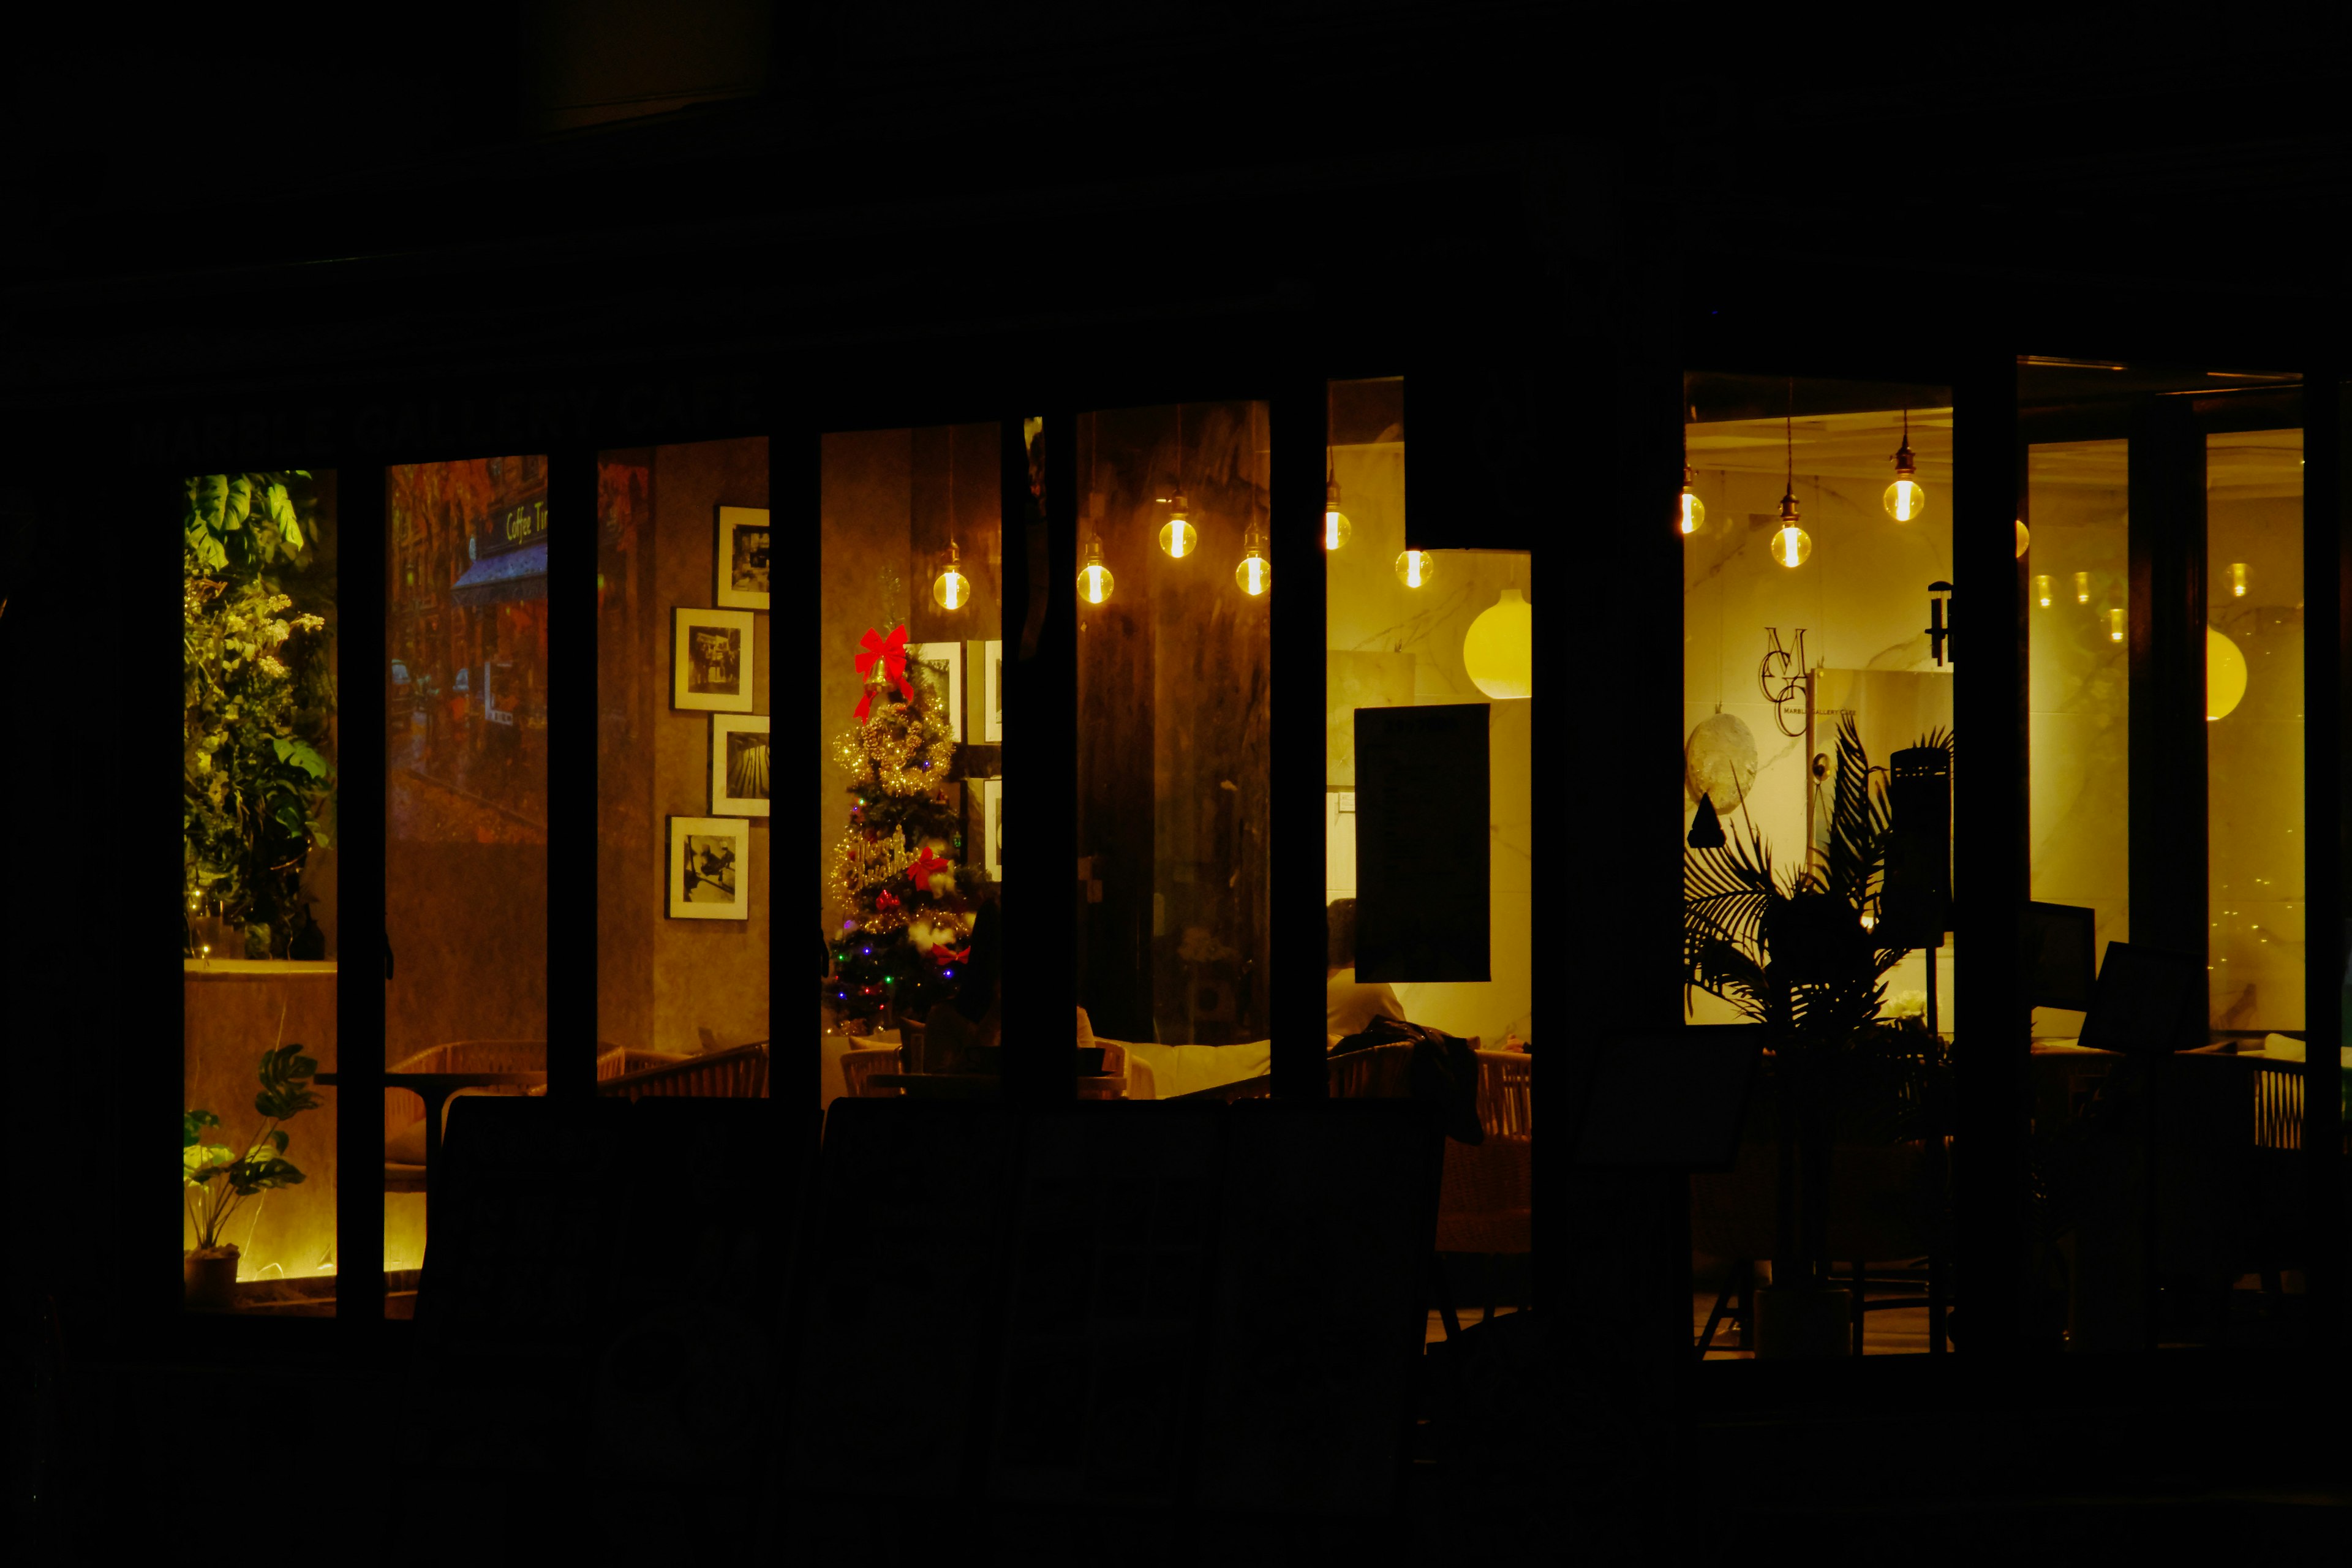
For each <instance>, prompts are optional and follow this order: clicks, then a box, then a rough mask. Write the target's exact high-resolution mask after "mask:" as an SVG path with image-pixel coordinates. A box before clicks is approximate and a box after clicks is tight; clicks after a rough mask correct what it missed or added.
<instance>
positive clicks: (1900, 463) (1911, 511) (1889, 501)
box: [1878, 437, 1927, 522]
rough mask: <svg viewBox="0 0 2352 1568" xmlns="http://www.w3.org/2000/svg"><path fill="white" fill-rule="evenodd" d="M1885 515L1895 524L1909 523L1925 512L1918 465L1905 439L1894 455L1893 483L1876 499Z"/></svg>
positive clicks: (1925, 492)
mask: <svg viewBox="0 0 2352 1568" xmlns="http://www.w3.org/2000/svg"><path fill="white" fill-rule="evenodd" d="M1878 500H1879V504H1880V505H1881V506H1884V507H1885V509H1886V515H1887V516H1889V517H1891V518H1893V519H1894V520H1895V521H1897V522H1911V521H1916V520H1917V518H1918V516H1919V514H1920V513H1922V512H1924V511H1926V510H1927V490H1926V489H1923V488H1921V486H1920V484H1919V470H1918V465H1917V464H1916V462H1914V461H1913V459H1912V457H1911V443H1910V441H1909V439H1908V438H1907V437H1906V439H1905V441H1904V443H1903V449H1902V450H1901V451H1899V452H1897V453H1895V482H1894V483H1893V484H1891V485H1889V486H1887V487H1886V493H1885V495H1883V496H1881V497H1879V498H1878Z"/></svg>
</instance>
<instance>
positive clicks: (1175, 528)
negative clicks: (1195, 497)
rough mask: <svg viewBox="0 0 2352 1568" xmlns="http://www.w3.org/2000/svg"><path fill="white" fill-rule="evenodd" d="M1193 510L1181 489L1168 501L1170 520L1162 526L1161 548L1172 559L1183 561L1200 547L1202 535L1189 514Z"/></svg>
mask: <svg viewBox="0 0 2352 1568" xmlns="http://www.w3.org/2000/svg"><path fill="white" fill-rule="evenodd" d="M1191 510H1192V508H1191V507H1189V506H1187V505H1186V504H1185V501H1184V497H1183V494H1182V493H1181V491H1180V492H1179V493H1178V494H1177V496H1176V499H1175V500H1171V501H1170V502H1169V503H1168V521H1166V522H1165V523H1162V524H1161V525H1160V552H1162V553H1163V554H1165V555H1166V556H1167V557H1168V559H1170V560H1171V561H1181V560H1183V559H1184V557H1186V556H1187V555H1190V554H1192V552H1194V551H1196V550H1198V549H1199V548H1200V545H1201V536H1200V534H1199V533H1198V532H1197V531H1194V529H1193V527H1192V519H1191V517H1190V516H1189V515H1188V514H1189V513H1190V512H1191Z"/></svg>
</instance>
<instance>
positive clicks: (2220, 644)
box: [2205, 626, 2246, 724]
mask: <svg viewBox="0 0 2352 1568" xmlns="http://www.w3.org/2000/svg"><path fill="white" fill-rule="evenodd" d="M2245 695H2246V656H2245V655H2244V654H2242V653H2240V652H2239V651H2238V645H2237V644H2236V643H2233V642H2231V640H2230V639H2229V638H2228V637H2223V636H2222V635H2221V633H2220V632H2217V631H2215V630H2214V629H2213V628H2212V627H2211V626H2207V627H2206V628H2205V721H2206V722H2207V723H2208V724H2210V723H2212V722H2214V721H2217V720H2221V719H2227V718H2228V717H2229V716H2230V715H2231V712H2232V711H2234V710H2236V708H2237V706H2238V704H2239V703H2240V702H2241V701H2242V700H2244V699H2245Z"/></svg>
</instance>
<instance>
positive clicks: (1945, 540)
mask: <svg viewBox="0 0 2352 1568" xmlns="http://www.w3.org/2000/svg"><path fill="white" fill-rule="evenodd" d="M1685 385H1686V395H1687V397H1688V401H1689V405H1690V422H1689V424H1688V425H1687V426H1686V427H1685V452H1686V462H1687V464H1688V465H1689V467H1688V468H1687V469H1686V472H1685V478H1686V479H1687V481H1688V482H1687V485H1686V487H1685V503H1684V509H1683V512H1682V522H1681V527H1682V531H1683V534H1684V544H1685V556H1684V559H1685V570H1684V579H1683V580H1684V599H1683V632H1684V647H1685V650H1686V651H1685V658H1684V666H1683V670H1684V731H1685V737H1686V738H1685V776H1684V791H1685V794H1684V802H1683V807H1684V820H1685V828H1686V833H1687V836H1688V837H1687V842H1688V844H1689V846H1690V847H1689V849H1688V850H1687V852H1686V860H1685V937H1686V941H1687V942H1688V949H1687V951H1688V952H1689V953H1690V954H1691V955H1692V957H1691V961H1690V962H1689V963H1687V964H1686V971H1685V972H1686V974H1687V977H1688V979H1689V982H1690V988H1689V995H1690V998H1691V1005H1690V1010H1689V1015H1688V1016H1689V1017H1690V1019H1691V1020H1692V1021H1693V1022H1695V1023H1699V1024H1731V1023H1764V1024H1767V1026H1768V1027H1769V1026H1771V1024H1772V1022H1773V1020H1775V1019H1777V1018H1779V1017H1781V1016H1787V1015H1786V1014H1783V1013H1781V1012H1780V1009H1781V1008H1783V1007H1790V1008H1794V1007H1795V1005H1796V1004H1797V1003H1798V1001H1799V1000H1800V998H1801V997H1805V998H1808V999H1807V1000H1806V1003H1805V1005H1804V1007H1803V1009H1802V1010H1801V1011H1800V1012H1799V1013H1798V1017H1799V1022H1798V1024H1797V1025H1796V1026H1794V1027H1787V1028H1778V1029H1775V1030H1774V1032H1773V1033H1772V1035H1771V1037H1770V1052H1771V1054H1770V1055H1769V1057H1768V1058H1767V1060H1766V1064H1765V1066H1766V1074H1767V1079H1768V1082H1767V1084H1766V1086H1765V1087H1764V1088H1762V1089H1759V1092H1758V1093H1757V1095H1756V1096H1755V1097H1754V1098H1753V1099H1752V1100H1750V1105H1749V1112H1748V1127H1747V1129H1746V1133H1745V1138H1744V1141H1743V1143H1742V1147H1741V1151H1740V1154H1739V1157H1738V1162H1737V1163H1736V1165H1735V1167H1734V1168H1733V1169H1732V1170H1731V1171H1729V1172H1727V1173H1706V1174H1702V1175H1700V1176H1697V1177H1695V1178H1694V1179H1693V1182H1692V1205H1691V1224H1692V1242H1693V1247H1694V1254H1695V1256H1694V1258H1693V1265H1694V1282H1695V1285H1696V1290H1695V1294H1694V1297H1693V1328H1694V1330H1695V1331H1696V1334H1695V1337H1696V1335H1707V1336H1710V1337H1709V1338H1708V1339H1707V1345H1708V1352H1707V1353H1708V1354H1709V1355H1710V1356H1716V1357H1723V1356H1740V1355H1746V1354H1750V1353H1754V1352H1756V1350H1757V1347H1758V1344H1759V1338H1760V1337H1764V1336H1768V1335H1770V1336H1780V1335H1785V1336H1787V1337H1786V1338H1785V1339H1784V1340H1783V1341H1782V1342H1781V1344H1780V1345H1778V1346H1775V1347H1774V1349H1775V1350H1776V1351H1778V1352H1780V1353H1792V1352H1793V1353H1808V1352H1806V1351H1805V1349H1804V1347H1806V1346H1809V1345H1810V1346H1812V1347H1814V1348H1815V1350H1816V1351H1822V1350H1826V1351H1829V1352H1838V1351H1843V1350H1844V1349H1845V1348H1846V1347H1847V1346H1848V1344H1849V1342H1850V1336H1851V1333H1852V1326H1851V1323H1852V1315H1851V1313H1850V1310H1849V1303H1850V1295H1849V1294H1848V1293H1849V1292H1851V1291H1853V1290H1856V1289H1859V1290H1860V1291H1862V1292H1863V1294H1864V1297H1865V1298H1866V1300H1867V1301H1868V1303H1869V1305H1870V1307H1871V1308H1872V1309H1873V1310H1870V1311H1869V1312H1867V1313H1865V1314H1863V1315H1862V1318H1861V1321H1863V1322H1864V1333H1863V1346H1862V1348H1863V1350H1864V1352H1866V1353H1870V1354H1883V1353H1899V1352H1924V1351H1926V1350H1927V1349H1928V1346H1929V1339H1930V1335H1931V1331H1932V1325H1931V1323H1930V1318H1929V1311H1928V1297H1929V1292H1930V1289H1931V1286H1930V1283H1929V1282H1930V1279H1932V1278H1934V1277H1935V1276H1934V1272H1933V1271H1934V1269H1935V1268H1936V1264H1937V1258H1936V1257H1935V1253H1936V1245H1935V1237H1936V1235H1937V1231H1936V1228H1935V1226H1934V1225H1933V1223H1932V1216H1933V1215H1935V1214H1936V1213H1937V1209H1938V1207H1939V1206H1940V1205H1941V1204H1942V1203H1943V1202H1944V1201H1945V1198H1946V1195H1947V1191H1948V1189H1947V1187H1946V1178H1947V1173H1948V1165H1947V1163H1946V1155H1945V1149H1946V1137H1947V1134H1948V1129H1946V1128H1944V1127H1942V1126H1941V1125H1939V1124H1938V1123H1937V1122H1936V1121H1933V1120H1932V1119H1931V1117H1932V1107H1934V1106H1935V1105H1937V1104H1938V1103H1940V1102H1941V1097H1940V1095H1939V1094H1938V1092H1937V1085H1938V1083H1939V1082H1941V1081H1942V1080H1943V1079H1945V1078H1946V1077H1947V1075H1948V1052H1947V1043H1948V1040H1949V1038H1950V1036H1951V1033H1952V1030H1953V1028H1954V1026H1955V1023H1956V1021H1957V1020H1956V1018H1955V1011H1956V1009H1955V1007H1954V1005H1953V997H1954V994H1955V987H1954V984H1953V980H1954V971H1955V969H1956V968H1957V960H1958V955H1957V952H1956V949H1955V947H1954V945H1953V944H1952V942H1951V939H1950V936H1949V934H1948V925H1949V921H1948V904H1944V905H1942V907H1941V908H1938V902H1939V901H1938V900H1937V898H1935V897H1933V896H1932V895H1933V894H1934V893H1935V892H1936V891H1937V889H1936V887H1935V884H1936V883H1937V882H1938V881H1943V882H1944V884H1945V887H1946V888H1947V889H1948V886H1949V883H1948V879H1947V878H1948V869H1947V868H1948V865H1949V852H1948V832H1949V816H1948V813H1949V804H1948V803H1949V796H1948V781H1949V776H1950V769H1951V767H1952V765H1953V764H1952V756H1953V752H1951V750H1950V749H1949V745H1948V736H1949V731H1950V727H1951V723H1952V692H1953V679H1954V677H1953V667H1952V664H1951V662H1950V658H1949V650H1948V648H1947V647H1945V646H1944V645H1943V644H1942V643H1941V641H1940V639H1939V638H1937V637H1936V636H1934V635H1932V633H1931V631H1930V628H1931V627H1933V626H1942V625H1946V624H1948V623H1947V622H1946V621H1945V619H1944V616H1943V606H1942V605H1940V604H1939V603H1937V598H1936V592H1935V591H1934V590H1932V589H1931V587H1930V584H1942V583H1948V582H1949V581H1950V578H1951V574H1952V519H1953V516H1954V515H1955V511H1956V503H1955V500H1954V496H1953V489H1952V439H1953V424H1952V410H1951V406H1950V403H1951V399H1950V394H1949V392H1948V389H1945V388H1940V387H1932V386H1920V387H1909V388H1906V387H1899V386H1884V385H1873V384H1865V383H1853V382H1831V381H1818V380H1805V379H1793V380H1792V379H1790V378H1787V377H1770V376H1744V375H1721V374H1694V375H1691V376H1689V377H1688V378H1687V379H1686V383H1685ZM1958 743H1959V744H1961V745H1965V744H1966V743H1967V741H1966V737H1964V736H1963V737H1960V738H1959V740H1958ZM1853 770H1862V771H1860V772H1858V773H1857V772H1855V771H1853ZM1882 770H1884V771H1882ZM1893 773H1900V774H1901V775H1902V777H1901V779H1900V780H1896V779H1895V778H1893V777H1891V776H1890V775H1891V774H1893ZM1915 781H1916V782H1915ZM1897 784H1899V785H1900V786H1901V788H1902V789H1903V791H1904V792H1905V793H1904V794H1903V795H1901V796H1899V797H1897V796H1896V795H1895V788H1896V786H1897ZM1939 788H1940V791H1941V792H1942V793H1939ZM1913 789H1917V790H1919V791H1921V793H1920V794H1918V795H1912V794H1910V793H1909V792H1910V791H1911V790H1913ZM1890 800H1892V802H1893V804H1891V805H1885V806H1883V807H1881V808H1880V809H1884V810H1889V811H1893V812H1894V815H1895V820H1896V821H1897V822H1909V823H1916V825H1917V827H1918V830H1919V838H1918V848H1917V849H1916V858H1908V859H1906V857H1907V856H1911V855H1913V854H1914V851H1911V850H1909V849H1907V848H1906V847H1905V846H1904V844H1902V843H1901V842H1898V841H1896V840H1895V839H1893V838H1892V837H1886V836H1883V835H1882V833H1881V831H1880V829H1879V828H1877V827H1876V826H1874V815H1873V812H1872V810H1871V809H1870V807H1871V803H1872V802H1874V801H1878V802H1888V801H1890ZM1914 800H1916V802H1918V804H1917V805H1909V806H1906V805H1905V804H1904V803H1905V802H1907V801H1914ZM1938 812H1940V813H1941V815H1940V816H1938V815H1937V813H1938ZM1841 845H1848V846H1861V847H1863V853H1862V855H1861V856H1860V857H1859V858H1855V859H1843V858H1841V854H1842V852H1841V851H1840V848H1839V847H1840V846H1841ZM1898 863H1899V864H1907V865H1913V866H1916V867H1917V868H1919V869H1918V872H1917V873H1916V879H1915V880H1913V881H1911V882H1910V883H1909V884H1908V891H1909V893H1910V895H1911V897H1910V898H1908V899H1906V897H1904V896H1903V894H1904V891H1905V889H1906V884H1905V882H1904V881H1903V880H1902V879H1901V877H1900V876H1899V875H1897V874H1895V873H1893V872H1891V871H1890V869H1889V868H1890V867H1892V866H1895V865H1896V864H1898ZM1847 867H1852V868H1853V876H1852V878H1851V879H1848V878H1847V873H1846V869H1845V868H1847ZM1766 875H1768V876H1769V886H1770V888H1771V892H1770V893H1769V896H1759V880H1758V879H1759V876H1766ZM1906 910H1910V911H1912V912H1910V913H1906ZM1814 931H1822V932H1824V933H1825V934H1826V937H1827V938H1828V939H1829V940H1827V941H1826V942H1817V943H1815V944H1811V945H1809V944H1807V943H1806V942H1804V941H1803V940H1802V938H1803V937H1804V936H1805V935H1807V934H1809V933H1811V932H1814ZM1865 933H1867V934H1865ZM1930 942H1934V943H1937V944H1938V945H1928V944H1929V943H1930ZM1840 955H1851V956H1850V957H1842V956H1840ZM1874 986H1875V987H1877V988H1879V989H1880V991H1881V993H1882V995H1883V1000H1880V1001H1878V1002H1877V1003H1876V1004H1875V1005H1872V1004H1871V1003H1870V1002H1869V1001H1868V1000H1867V999H1868V998H1869V997H1870V995H1871V994H1872V989H1873V987H1874ZM1849 987H1850V989H1847V988H1849ZM1842 989H1846V994H1851V995H1853V996H1855V997H1858V998H1862V999H1863V1000H1861V1001H1859V1002H1857V1003H1855V1004H1853V1005H1843V1004H1835V1003H1832V1001H1831V1000H1829V999H1831V998H1832V997H1834V996H1835V995H1837V994H1839V993H1840V991H1841V990H1842ZM1863 1062H1866V1063H1867V1064H1868V1065H1869V1067H1870V1068H1871V1070H1868V1071H1854V1072H1847V1071H1844V1070H1843V1068H1844V1065H1845V1064H1848V1063H1863ZM1808 1063H1819V1064H1821V1065H1822V1070H1809V1071H1800V1070H1798V1069H1799V1068H1800V1067H1801V1066H1802V1065H1803V1064H1808ZM1832 1083H1843V1084H1845V1085H1847V1086H1848V1089H1846V1090H1844V1091H1842V1092H1839V1093H1836V1094H1831V1093H1830V1092H1829V1091H1828V1090H1827V1089H1826V1088H1825V1086H1827V1085H1830V1084H1832ZM1808 1127H1810V1128H1813V1129H1816V1130H1819V1129H1822V1128H1827V1129H1828V1130H1829V1132H1828V1135H1827V1136H1826V1137H1822V1136H1813V1137H1808V1136H1805V1135H1804V1134H1803V1132H1802V1131H1801V1130H1803V1129H1805V1128H1808ZM1784 1159H1785V1160H1786V1161H1787V1162H1788V1163H1786V1164H1785V1165H1784ZM1800 1159H1801V1160H1802V1161H1803V1162H1805V1163H1806V1164H1807V1165H1808V1166H1811V1168H1812V1169H1815V1170H1817V1171H1818V1172H1820V1173H1821V1174H1822V1178H1823V1179H1821V1180H1814V1179H1812V1178H1810V1177H1809V1178H1807V1179H1805V1180H1803V1181H1801V1182H1795V1183H1794V1184H1792V1185H1791V1186H1790V1189H1789V1194H1788V1195H1789V1196H1790V1200H1791V1204H1792V1207H1791V1209H1790V1213H1791V1214H1792V1216H1793V1224H1792V1226H1790V1228H1788V1229H1786V1230H1783V1229H1782V1228H1781V1227H1780V1226H1779V1225H1778V1224H1777V1223H1776V1220H1777V1216H1778V1215H1779V1213H1780V1198H1781V1196H1782V1191H1781V1182H1782V1179H1783V1178H1782V1172H1783V1170H1784V1169H1787V1170H1795V1169H1798V1168H1799V1166H1798V1164H1797V1163H1796V1162H1798V1161H1799V1160H1800ZM1815 1162H1822V1163H1815ZM1874 1212H1883V1213H1885V1214H1888V1215H1897V1216H1900V1218H1899V1221H1898V1223H1895V1224H1891V1225H1889V1226H1885V1227H1882V1228H1881V1229H1880V1230H1878V1231H1875V1232H1868V1233H1866V1235H1865V1233H1859V1232H1857V1231H1856V1230H1855V1228H1854V1223H1853V1219H1852V1218H1851V1217H1850V1216H1853V1215H1857V1214H1867V1213H1874ZM1857 1257H1860V1258H1864V1260H1865V1261H1866V1262H1867V1263H1868V1264H1869V1266H1870V1267H1869V1268H1868V1269H1867V1271H1866V1273H1865V1274H1864V1278H1863V1279H1861V1280H1859V1281H1857V1280H1856V1279H1855V1278H1854V1268H1855V1265H1854V1262H1853V1259H1854V1258H1857ZM1768 1282H1769V1283H1773V1284H1779V1285H1783V1286H1800V1287H1801V1286H1803V1285H1806V1284H1808V1283H1811V1284H1818V1285H1821V1286H1823V1287H1826V1288H1827V1289H1824V1290H1822V1291H1820V1292H1817V1293H1811V1294H1810V1295H1808V1296H1807V1297H1806V1298H1805V1299H1806V1300H1811V1301H1814V1302H1817V1303H1820V1304H1821V1305H1820V1310H1821V1313H1822V1315H1821V1317H1820V1318H1819V1319H1818V1320H1817V1321H1811V1322H1807V1321H1800V1320H1799V1319H1798V1318H1795V1317H1790V1318H1786V1319H1776V1320H1772V1321H1764V1322H1759V1321H1758V1318H1757V1316H1756V1314H1755V1308H1756V1305H1757V1302H1758V1300H1759V1298H1758V1297H1757V1296H1756V1295H1755V1289H1756V1287H1758V1286H1759V1285H1761V1284H1764V1283H1768ZM1781 1300H1783V1301H1784V1302H1785V1301H1790V1300H1795V1297H1794V1296H1793V1294H1792V1295H1790V1296H1786V1297H1782V1298H1781Z"/></svg>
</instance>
